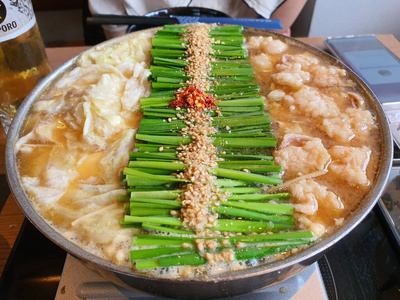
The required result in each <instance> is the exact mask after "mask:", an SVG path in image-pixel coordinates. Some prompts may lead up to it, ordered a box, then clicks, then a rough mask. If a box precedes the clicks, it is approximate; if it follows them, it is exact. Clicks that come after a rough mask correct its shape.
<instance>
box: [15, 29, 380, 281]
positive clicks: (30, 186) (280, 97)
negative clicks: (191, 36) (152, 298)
mask: <svg viewBox="0 0 400 300" xmlns="http://www.w3.org/2000/svg"><path fill="white" fill-rule="evenodd" d="M150 39H151V35H149V34H146V35H142V36H140V37H139V38H136V39H134V40H131V41H129V42H124V43H122V44H117V45H115V46H113V47H112V48H111V49H102V48H99V49H94V50H90V51H89V52H87V53H85V54H84V55H82V57H81V58H80V59H79V60H78V63H77V66H76V68H75V69H74V70H72V71H71V72H70V73H68V74H65V75H64V77H63V78H61V79H60V80H59V81H58V82H56V83H54V85H53V86H52V87H51V88H50V89H49V90H48V92H47V93H46V94H44V95H43V96H42V97H41V98H40V99H39V100H38V101H37V103H35V105H34V107H33V110H32V113H31V115H30V117H29V120H28V122H27V125H26V126H25V130H24V131H23V134H22V135H21V136H22V137H21V139H20V140H19V141H18V142H17V144H16V151H17V152H18V165H19V168H20V169H19V170H20V174H21V178H22V183H23V184H24V187H25V190H26V192H27V193H28V195H29V196H30V197H31V199H32V203H33V205H34V206H35V207H36V209H37V210H38V211H39V212H40V213H41V214H42V215H43V216H44V217H45V219H46V220H47V221H48V222H49V223H50V224H52V225H53V226H54V227H55V228H57V230H58V231H60V232H61V234H63V235H64V236H65V237H66V238H68V239H70V240H72V241H73V242H75V243H77V244H78V245H79V246H81V247H82V248H84V249H85V250H87V251H89V252H91V253H94V254H95V255H97V256H100V257H102V258H104V259H106V260H109V261H112V262H114V263H116V264H118V265H123V266H128V267H131V266H132V263H131V262H130V261H129V259H128V253H129V250H130V249H131V248H132V246H131V243H132V234H133V233H134V232H135V231H137V230H136V229H129V228H121V226H120V224H119V219H121V218H122V216H123V214H124V209H123V205H122V204H120V203H119V201H118V196H121V195H125V193H126V191H125V189H124V188H122V187H121V186H120V184H119V180H120V177H119V174H120V171H121V169H122V168H123V167H125V166H126V164H127V156H128V155H129V152H130V151H131V150H132V149H133V145H134V135H135V130H136V129H137V127H138V126H139V120H140V117H141V114H140V112H139V110H138V109H139V105H138V103H137V100H138V99H139V97H146V96H148V94H149V88H150V85H149V83H148V82H147V79H146V78H147V75H148V72H149V71H148V65H149V62H150V56H149V49H150V46H151V44H150ZM277 41H278V40H274V39H270V38H268V37H262V38H258V37H256V38H251V37H248V41H247V42H248V47H249V55H250V62H251V63H252V65H253V68H254V70H255V71H256V80H257V82H258V84H259V85H260V86H261V88H262V91H261V94H262V95H263V96H265V97H266V101H265V103H266V110H268V113H269V114H270V115H271V117H272V118H273V121H274V122H273V127H274V132H275V135H276V137H277V139H278V147H277V149H276V150H275V155H276V157H277V158H278V159H277V162H278V163H279V164H280V165H282V166H283V168H284V173H283V179H284V181H285V183H284V185H283V186H281V190H285V191H286V190H289V191H291V193H292V198H291V200H292V203H293V204H294V207H295V211H296V225H297V227H298V228H305V229H309V230H311V231H312V232H313V233H314V234H315V236H316V237H320V236H323V235H325V234H329V233H330V232H331V231H332V230H333V229H334V228H335V227H337V226H338V225H341V223H342V222H344V221H345V218H346V217H347V216H348V215H349V214H350V213H351V211H353V210H354V209H355V208H356V207H357V206H359V205H360V204H361V203H362V199H363V196H364V195H365V194H366V193H367V192H368V191H369V189H370V187H371V186H372V184H373V182H374V178H375V173H376V169H377V165H378V162H379V157H380V153H379V138H380V137H379V132H378V129H377V126H376V124H375V119H374V117H373V116H372V115H371V113H370V112H369V107H368V106H367V105H366V104H365V103H364V102H365V101H364V100H363V96H362V95H361V93H360V92H359V91H358V90H357V88H356V85H355V84H354V83H353V82H351V80H349V79H348V77H347V75H346V74H345V71H343V70H340V69H339V68H336V67H331V66H328V65H327V63H326V62H324V61H323V60H322V59H320V58H318V57H316V56H314V55H312V54H310V53H307V52H305V51H304V50H303V49H299V48H297V46H294V45H286V44H284V43H283V42H279V43H278V42H277ZM132 99H136V101H133V100H132ZM309 99H312V101H311V100H309ZM321 107H322V108H326V109H321ZM288 112H290V113H288ZM341 133H343V134H341ZM344 147H345V148H344ZM350 147H351V148H350ZM363 147H364V148H363ZM367 148H368V149H367ZM299 166H300V169H299ZM343 166H345V167H344V168H342V167H343ZM364 169H365V171H364ZM343 174H346V175H345V176H343ZM352 178H353V179H352ZM302 179H304V180H302ZM292 180H293V182H292V184H290V185H287V186H285V184H287V182H291V181H292ZM268 188H269V187H268ZM293 252H295V251H293ZM289 254H290V253H288V255H289ZM284 256H285V255H283V256H277V257H275V259H279V258H283V257H284ZM271 259H274V258H271ZM249 266H251V264H250V265H249ZM244 267H246V265H245V264H244V263H237V262H234V263H231V264H225V265H222V264H221V265H218V266H216V267H214V268H213V267H206V268H203V269H202V267H198V268H194V269H191V268H189V269H186V270H183V268H180V269H179V268H177V269H172V270H170V272H169V273H167V274H165V272H164V270H161V271H160V272H164V274H161V273H157V272H158V271H149V274H152V275H156V276H171V274H172V276H182V277H187V276H192V274H193V272H192V271H195V272H197V273H196V275H199V276H203V275H204V274H208V275H212V274H215V273H219V272H223V271H227V270H235V269H240V268H244Z"/></svg>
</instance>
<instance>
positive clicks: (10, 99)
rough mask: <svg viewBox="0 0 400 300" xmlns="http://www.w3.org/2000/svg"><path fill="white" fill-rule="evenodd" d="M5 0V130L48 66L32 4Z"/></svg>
mask: <svg viewBox="0 0 400 300" xmlns="http://www.w3.org/2000/svg"><path fill="white" fill-rule="evenodd" d="M2 1H3V2H2ZM6 1H8V0H0V121H1V124H2V125H3V128H4V131H5V132H6V133H7V131H8V128H9V127H10V125H11V122H12V120H13V118H14V115H15V113H16V111H17V109H18V107H19V106H20V105H21V103H22V101H23V100H24V99H25V97H26V96H27V95H28V94H29V93H30V91H31V90H32V89H33V88H34V87H35V86H36V84H37V83H38V82H39V81H40V80H41V79H42V78H43V77H44V76H46V75H47V74H48V73H50V71H51V69H50V66H49V63H48V61H47V56H46V52H45V49H44V45H43V41H42V37H41V35H40V32H39V28H38V26H37V24H36V18H35V15H34V13H33V8H32V4H31V3H30V1H20V2H19V3H18V1H9V2H6ZM21 3H22V5H21ZM24 18H25V19H24ZM21 20H22V21H21Z"/></svg>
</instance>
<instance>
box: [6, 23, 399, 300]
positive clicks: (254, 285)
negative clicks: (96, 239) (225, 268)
mask: <svg viewBox="0 0 400 300" xmlns="http://www.w3.org/2000/svg"><path fill="white" fill-rule="evenodd" d="M152 30H155V29H151V30H150V31H152ZM138 33H139V32H134V33H131V34H129V35H126V36H124V37H121V38H117V39H114V40H111V41H107V42H104V43H102V44H101V47H108V46H110V45H113V44H115V43H119V42H122V41H124V40H127V39H130V38H133V37H135V36H136V35H137V34H138ZM246 34H251V35H266V34H268V35H272V36H273V37H275V38H280V39H282V40H284V41H285V42H287V43H289V44H294V45H297V46H299V47H303V48H304V49H305V50H308V51H310V52H311V53H314V54H316V55H317V56H319V57H320V58H322V59H324V60H326V61H328V62H330V63H332V64H334V65H338V66H339V67H341V68H345V69H347V70H348V73H349V74H350V76H351V79H352V80H354V82H356V83H357V84H358V86H359V87H360V90H361V92H362V93H363V94H364V96H365V97H366V99H367V101H368V103H369V105H370V107H371V109H372V110H373V113H374V115H375V116H376V119H377V123H378V125H379V131H380V138H381V140H382V142H381V144H380V146H381V153H382V156H381V160H380V163H379V170H378V173H377V174H376V178H375V180H374V183H373V186H372V189H371V191H370V192H369V193H368V194H367V195H366V197H365V200H364V203H363V205H361V206H360V207H359V208H358V209H357V210H356V211H354V213H353V214H352V215H351V216H350V217H349V218H348V220H346V222H345V223H344V224H343V226H341V227H340V228H339V229H338V230H337V231H336V232H335V233H334V234H332V235H330V236H327V237H326V238H324V239H323V240H322V241H320V242H318V243H316V244H314V245H313V246H311V247H310V248H309V249H306V250H304V251H302V252H300V253H298V254H295V255H293V256H291V257H289V258H287V259H284V260H281V261H277V262H274V263H270V264H266V265H260V266H257V267H253V268H250V269H246V270H242V271H238V272H234V273H229V274H224V275H221V276H218V277H214V278H207V279H201V280H188V279H159V278H149V277H144V276H142V275H138V274H135V273H134V272H132V270H130V269H128V268H123V267H119V266H116V265H114V264H112V263H110V262H108V261H104V260H102V259H100V258H98V257H96V256H94V255H92V254H89V253H87V252H85V251H83V250H82V249H81V248H79V247H77V246H76V245H75V244H73V243H71V242H70V241H69V240H67V239H65V238H63V237H62V236H61V235H60V234H59V233H58V232H57V231H56V230H55V229H54V228H52V227H51V226H49V224H48V223H46V222H45V221H44V219H43V218H42V217H41V216H40V215H39V214H38V213H37V212H36V211H35V210H34V209H33V207H32V205H31V203H30V200H29V198H28V196H27V194H26V193H25V192H24V190H23V188H22V184H21V182H20V178H19V172H18V168H17V165H16V155H15V153H14V144H15V143H16V141H17V140H18V138H19V137H20V133H21V131H22V129H23V127H24V124H25V122H26V120H27V116H28V115H29V111H30V108H31V107H32V104H33V103H34V102H35V100H36V99H38V98H39V97H40V96H41V95H42V94H43V93H45V92H46V89H47V88H48V87H49V86H50V85H51V84H52V83H53V82H54V81H56V80H58V79H59V78H60V77H61V76H62V75H63V74H64V73H65V72H68V71H70V70H71V69H72V68H73V67H74V65H75V62H76V58H73V59H71V60H70V61H68V62H67V63H65V64H64V65H63V66H61V67H60V68H59V69H57V70H55V71H54V72H53V73H51V74H50V75H49V76H47V77H46V78H45V79H44V80H42V82H41V83H40V84H39V85H38V86H37V87H36V88H35V89H34V90H33V91H32V92H31V94H30V95H29V96H28V97H27V98H26V100H25V101H24V103H23V104H22V106H21V107H20V109H19V111H18V113H17V115H16V117H15V120H14V123H13V124H12V127H11V128H10V130H9V132H8V140H7V145H6V168H7V176H8V180H9V184H10V187H11V191H12V193H13V195H14V197H15V199H16V200H17V203H18V205H19V206H20V208H21V210H22V211H23V213H24V214H25V215H26V217H27V218H28V219H29V220H30V221H31V222H32V223H33V224H34V225H35V226H36V227H37V228H38V229H39V230H40V231H41V232H42V233H43V234H44V235H45V236H47V237H48V238H49V239H50V240H52V241H53V242H54V243H55V244H57V245H58V246H60V247H61V248H63V249H65V250H66V251H68V252H69V253H71V254H72V255H74V256H75V257H78V258H80V259H81V260H82V261H84V262H85V263H86V264H87V265H88V266H89V268H94V269H96V270H97V271H98V272H99V273H101V274H102V275H103V276H105V277H106V278H108V279H109V280H111V281H112V282H114V283H116V284H118V285H121V286H124V287H128V288H134V289H136V290H139V291H142V292H145V293H149V294H153V295H159V296H165V297H173V298H185V299H205V298H219V297H230V296H234V295H239V294H243V293H247V292H250V291H253V290H257V289H260V288H264V287H267V286H269V285H273V284H276V283H278V282H281V281H283V280H285V279H287V278H289V277H291V276H294V275H296V274H297V273H299V272H300V271H302V270H303V269H304V268H306V267H307V266H309V265H310V264H311V263H313V262H315V261H316V260H317V259H319V258H320V257H321V256H322V255H323V253H324V252H326V251H327V250H328V249H329V248H330V247H331V246H332V245H334V244H335V243H337V242H338V241H339V240H340V239H342V238H343V237H344V236H346V235H347V234H348V233H349V232H350V231H351V230H352V229H353V228H354V227H356V226H357V225H358V224H359V223H360V222H361V220H362V219H363V218H364V217H365V216H366V215H367V214H368V213H369V212H370V211H371V209H372V208H373V206H374V205H375V203H376V202H377V200H378V198H379V196H380V195H381V193H382V191H383V189H384V186H385V183H386V180H387V178H388V174H389V171H390V168H391V164H392V156H393V153H392V152H393V150H392V138H391V133H390V129H389V126H388V123H387V120H386V117H385V115H384V112H383V110H382V108H381V106H380V104H379V102H378V100H377V99H376V97H375V96H374V95H373V93H372V92H371V90H370V89H369V88H368V87H367V86H366V85H365V83H363V82H362V81H361V80H360V79H359V78H358V77H357V76H356V75H355V74H354V73H353V72H352V71H351V70H349V69H348V68H347V67H346V66H344V65H343V64H341V63H340V62H339V61H338V60H337V59H335V58H333V57H331V56H329V55H327V54H325V53H324V52H322V51H320V50H318V49H316V48H314V47H312V46H310V45H307V44H304V43H302V42H299V41H297V40H295V39H292V38H289V37H286V36H282V35H278V34H274V33H270V32H266V31H262V30H255V29H252V28H247V29H246ZM89 51H90V50H89ZM33 246H34V245H33Z"/></svg>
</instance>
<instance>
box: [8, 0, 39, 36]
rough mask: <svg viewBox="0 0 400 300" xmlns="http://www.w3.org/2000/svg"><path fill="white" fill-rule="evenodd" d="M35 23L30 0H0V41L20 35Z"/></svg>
mask: <svg viewBox="0 0 400 300" xmlns="http://www.w3.org/2000/svg"><path fill="white" fill-rule="evenodd" d="M35 23H36V18H35V14H34V12H33V7H32V3H31V1H30V0H0V43H1V42H4V41H8V40H11V39H14V38H16V37H17V36H20V35H21V34H23V33H25V32H27V31H28V30H29V29H31V28H32V27H33V25H35Z"/></svg>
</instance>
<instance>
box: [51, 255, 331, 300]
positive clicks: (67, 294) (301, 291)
mask: <svg viewBox="0 0 400 300" xmlns="http://www.w3.org/2000/svg"><path fill="white" fill-rule="evenodd" d="M310 295H312V296H313V297H314V298H315V299H330V298H328V295H327V291H326V289H325V285H324V280H323V278H322V275H321V272H320V268H319V267H318V263H317V262H316V263H314V264H312V265H311V266H310V267H308V268H307V269H305V270H304V271H302V272H301V273H299V274H297V275H296V276H294V277H292V278H290V279H288V280H286V281H284V282H281V283H279V284H276V285H273V286H271V287H268V288H265V289H262V290H259V291H255V292H253V293H249V294H246V295H241V296H236V297H231V298H230V299H231V300H247V299H249V300H250V299H251V300H257V299H260V300H261V299H277V300H280V299H282V300H283V299H306V298H309V297H310ZM100 298H101V299H110V300H111V299H118V300H121V299H132V300H135V299H140V300H145V299H146V300H147V299H148V300H157V299H165V298H160V297H155V296H150V295H146V294H142V293H140V292H138V291H135V290H133V289H132V290H130V289H129V290H128V289H125V288H122V287H119V286H117V285H115V284H113V283H111V282H109V281H107V279H105V278H103V277H101V276H100V275H98V274H97V273H96V272H95V271H93V270H89V269H88V268H86V267H85V265H84V264H83V263H82V262H81V261H80V260H79V259H77V258H74V257H73V256H71V255H67V258H66V261H65V265H64V270H63V272H62V275H61V280H60V284H59V286H58V290H57V295H56V298H55V299H56V300H72V299H87V300H90V299H100Z"/></svg>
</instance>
